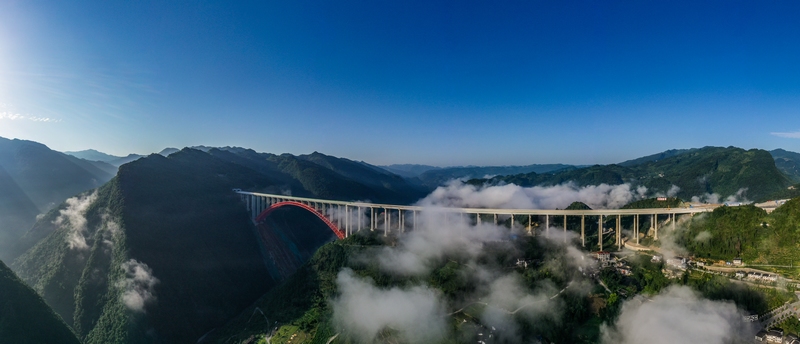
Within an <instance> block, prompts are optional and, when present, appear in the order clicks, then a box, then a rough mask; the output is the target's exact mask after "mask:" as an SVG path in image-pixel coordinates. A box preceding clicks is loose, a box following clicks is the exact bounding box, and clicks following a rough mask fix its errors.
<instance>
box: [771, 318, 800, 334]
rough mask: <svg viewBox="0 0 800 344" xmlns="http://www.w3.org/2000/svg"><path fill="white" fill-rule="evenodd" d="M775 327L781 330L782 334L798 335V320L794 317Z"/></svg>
mask: <svg viewBox="0 0 800 344" xmlns="http://www.w3.org/2000/svg"><path fill="white" fill-rule="evenodd" d="M775 327H777V328H780V329H783V334H784V335H787V334H793V335H795V336H797V335H800V320H798V319H797V318H796V317H788V318H786V320H784V321H783V322H781V323H780V324H778V325H776V326H775Z"/></svg>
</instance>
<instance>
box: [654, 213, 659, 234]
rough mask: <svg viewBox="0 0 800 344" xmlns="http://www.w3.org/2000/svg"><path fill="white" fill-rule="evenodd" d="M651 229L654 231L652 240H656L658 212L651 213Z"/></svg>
mask: <svg viewBox="0 0 800 344" xmlns="http://www.w3.org/2000/svg"><path fill="white" fill-rule="evenodd" d="M653 229H654V231H655V233H654V236H653V240H658V214H653Z"/></svg>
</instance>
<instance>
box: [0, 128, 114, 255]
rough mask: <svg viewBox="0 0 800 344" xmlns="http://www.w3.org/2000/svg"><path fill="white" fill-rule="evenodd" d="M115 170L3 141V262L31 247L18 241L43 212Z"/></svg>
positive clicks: (26, 143) (0, 193)
mask: <svg viewBox="0 0 800 344" xmlns="http://www.w3.org/2000/svg"><path fill="white" fill-rule="evenodd" d="M111 170H114V171H111ZM115 170H116V169H115V168H114V167H113V166H110V165H108V164H105V163H101V162H91V161H86V160H82V159H78V158H76V157H73V156H70V155H66V154H63V153H59V152H56V151H53V150H50V149H49V148H47V146H45V145H43V144H40V143H36V142H32V141H25V140H16V139H14V140H8V139H5V138H2V137H0V259H2V260H4V261H7V262H11V261H13V259H15V258H16V257H18V256H19V255H20V254H22V253H23V252H24V251H25V250H26V249H28V248H30V246H29V245H18V240H19V239H20V237H21V236H23V235H24V234H25V231H27V230H28V229H30V227H31V225H33V224H34V223H35V222H36V216H37V215H39V213H40V212H44V211H47V210H49V209H51V208H52V207H53V206H54V205H56V204H60V203H61V202H63V201H64V200H65V199H67V198H68V197H71V196H73V195H75V194H77V193H80V192H83V191H86V190H89V189H93V188H96V187H98V186H100V185H102V184H103V183H105V182H107V181H108V180H110V179H111V178H112V177H113V176H114V175H113V174H114V173H116V171H115Z"/></svg>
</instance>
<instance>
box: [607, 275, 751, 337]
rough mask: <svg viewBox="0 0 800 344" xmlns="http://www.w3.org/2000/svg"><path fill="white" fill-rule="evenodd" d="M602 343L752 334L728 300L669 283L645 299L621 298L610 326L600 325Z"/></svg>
mask: <svg viewBox="0 0 800 344" xmlns="http://www.w3.org/2000/svg"><path fill="white" fill-rule="evenodd" d="M601 331H602V335H603V343H620V344H629V343H631V344H632V343H652V344H661V343H665V344H666V343H709V344H716V343H719V344H722V343H746V342H752V340H753V337H752V336H753V335H754V334H755V333H754V331H753V328H752V326H751V325H750V324H749V323H746V322H745V321H744V318H743V315H742V314H741V313H740V312H739V310H738V309H737V308H736V305H734V304H733V303H732V302H728V301H711V300H707V299H703V298H701V297H700V296H699V295H697V293H696V292H695V291H693V290H692V289H690V288H689V287H685V286H672V287H669V288H668V289H666V290H665V291H664V292H662V293H661V294H659V295H656V296H655V297H653V299H652V300H647V299H646V298H644V297H642V296H637V297H636V298H634V299H632V300H630V301H627V302H625V304H623V305H622V310H621V312H620V315H619V318H618V320H617V322H616V324H614V326H612V327H608V326H604V327H603V328H601Z"/></svg>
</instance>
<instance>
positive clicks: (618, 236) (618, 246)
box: [617, 214, 622, 250]
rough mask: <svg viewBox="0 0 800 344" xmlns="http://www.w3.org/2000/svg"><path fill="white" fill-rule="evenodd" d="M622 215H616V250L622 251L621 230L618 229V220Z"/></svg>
mask: <svg viewBox="0 0 800 344" xmlns="http://www.w3.org/2000/svg"><path fill="white" fill-rule="evenodd" d="M621 217H622V215H619V214H617V250H620V249H622V228H621V227H620V220H621Z"/></svg>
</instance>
